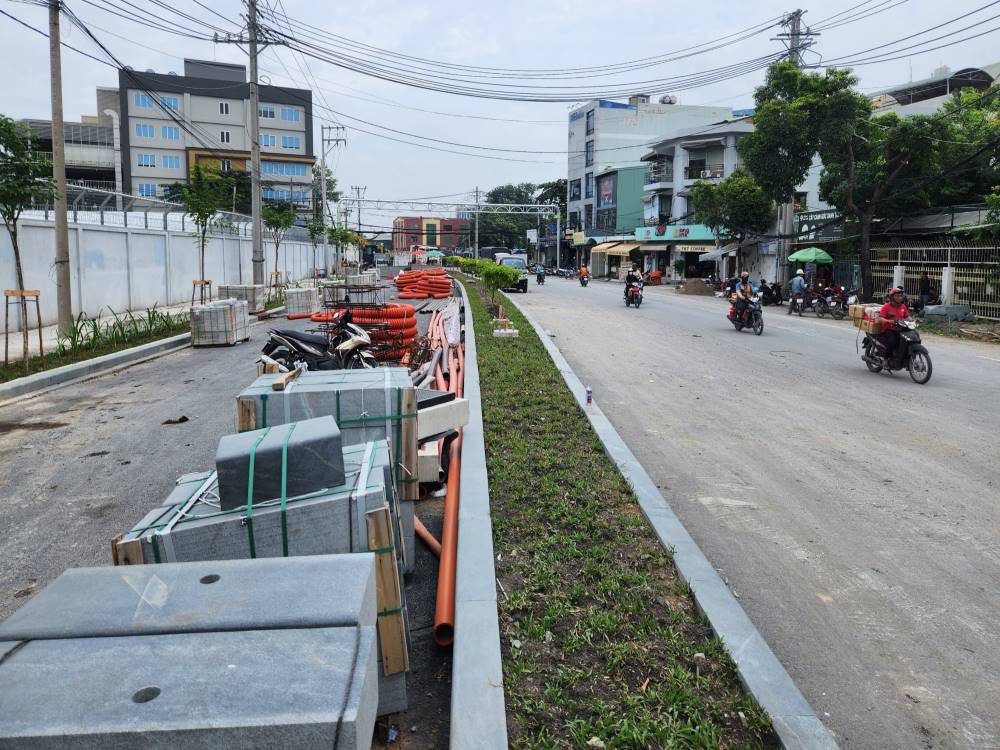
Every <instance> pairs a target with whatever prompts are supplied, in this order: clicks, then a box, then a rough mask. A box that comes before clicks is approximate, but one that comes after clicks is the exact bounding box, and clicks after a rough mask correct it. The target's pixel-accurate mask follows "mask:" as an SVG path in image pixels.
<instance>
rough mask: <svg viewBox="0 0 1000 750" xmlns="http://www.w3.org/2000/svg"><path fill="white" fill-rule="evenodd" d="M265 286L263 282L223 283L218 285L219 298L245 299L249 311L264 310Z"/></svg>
mask: <svg viewBox="0 0 1000 750" xmlns="http://www.w3.org/2000/svg"><path fill="white" fill-rule="evenodd" d="M266 295H267V288H266V287H265V286H264V285H263V284H223V285H222V286H220V287H219V299H242V300H246V303H247V307H248V309H249V311H250V312H251V313H259V312H263V311H264V301H265V297H266Z"/></svg>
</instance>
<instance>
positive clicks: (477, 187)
mask: <svg viewBox="0 0 1000 750" xmlns="http://www.w3.org/2000/svg"><path fill="white" fill-rule="evenodd" d="M476 258H477V259H478V258H479V185H476Z"/></svg>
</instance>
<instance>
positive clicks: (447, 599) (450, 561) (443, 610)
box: [434, 350, 462, 646]
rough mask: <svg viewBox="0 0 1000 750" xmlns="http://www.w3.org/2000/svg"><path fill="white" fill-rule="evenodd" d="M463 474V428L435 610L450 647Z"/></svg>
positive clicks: (454, 454) (437, 635) (437, 634)
mask: <svg viewBox="0 0 1000 750" xmlns="http://www.w3.org/2000/svg"><path fill="white" fill-rule="evenodd" d="M448 369H449V370H450V371H451V374H452V378H451V384H450V385H451V389H452V390H453V391H454V392H456V393H457V391H458V388H460V386H459V377H458V362H457V358H456V356H455V353H454V352H453V351H451V350H449V351H448ZM461 476H462V428H459V429H458V437H457V438H455V440H454V441H452V444H451V449H450V451H449V460H448V488H447V491H446V493H445V497H444V523H443V525H442V529H441V563H440V565H439V566H438V588H437V602H436V604H435V609H434V641H435V643H437V644H438V645H439V646H449V645H451V644H452V642H454V640H455V566H456V559H457V555H458V497H459V481H460V478H461Z"/></svg>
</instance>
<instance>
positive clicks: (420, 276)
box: [395, 266, 452, 299]
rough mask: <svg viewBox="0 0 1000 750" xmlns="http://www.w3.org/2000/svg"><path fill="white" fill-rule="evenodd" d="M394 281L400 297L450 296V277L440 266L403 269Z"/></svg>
mask: <svg viewBox="0 0 1000 750" xmlns="http://www.w3.org/2000/svg"><path fill="white" fill-rule="evenodd" d="M395 283H396V288H397V289H398V290H399V298H400V299H448V298H449V297H451V296H452V286H451V278H449V276H448V274H447V273H445V270H444V269H443V268H441V267H440V266H434V267H433V268H424V269H421V270H419V271H403V272H402V273H400V274H399V275H398V276H397V277H396V281H395Z"/></svg>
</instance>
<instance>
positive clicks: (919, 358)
mask: <svg viewBox="0 0 1000 750" xmlns="http://www.w3.org/2000/svg"><path fill="white" fill-rule="evenodd" d="M896 324H897V325H898V326H899V328H900V331H899V343H898V344H897V346H899V347H902V353H901V355H900V356H896V357H891V358H890V357H889V356H888V352H887V351H886V346H885V344H884V343H882V341H880V340H879V339H878V338H877V337H876V336H873V335H872V334H870V333H866V334H865V338H864V340H863V341H862V342H861V345H862V346H863V347H864V350H865V353H864V354H862V355H861V359H862V360H864V363H865V365H867V367H868V369H869V370H870V371H871V372H882V370H885V371H886V372H892V371H893V370H902V369H903V368H904V367H905V368H906V370H907V372H909V373H910V378H912V380H913V382H914V383H916V384H917V385H924V384H926V383H927V381H928V380H930V379H931V373H932V372H933V366H932V365H931V355H930V353H929V352H928V351H927V348H926V347H925V346H924V345H923V344H921V343H920V334H919V333H918V332H917V323H916V321H914V320H912V319H911V318H907V319H905V320H900V321H897V322H896ZM897 363H898V366H897Z"/></svg>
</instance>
